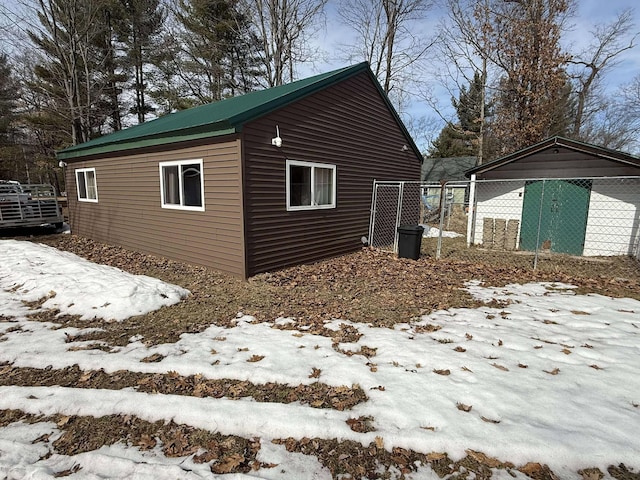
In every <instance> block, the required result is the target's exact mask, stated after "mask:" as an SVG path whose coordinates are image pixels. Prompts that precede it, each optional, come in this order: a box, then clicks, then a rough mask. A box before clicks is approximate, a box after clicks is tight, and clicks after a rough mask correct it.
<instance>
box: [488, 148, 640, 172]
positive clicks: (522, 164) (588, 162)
mask: <svg viewBox="0 0 640 480" xmlns="http://www.w3.org/2000/svg"><path fill="white" fill-rule="evenodd" d="M556 151H557V153H556ZM638 168H639V167H638V166H633V165H629V164H625V163H623V162H620V161H616V160H615V159H608V158H603V157H602V156H597V155H596V154H591V153H588V152H580V151H575V150H572V149H570V148H566V147H557V146H552V147H550V148H547V149H545V150H542V151H540V152H537V153H533V154H531V155H528V156H524V157H522V158H519V159H518V160H516V161H512V162H509V163H505V164H503V165H499V166H497V167H495V168H494V169H491V170H488V171H485V172H483V173H479V174H478V175H477V178H478V179H486V180H493V179H519V178H574V177H583V178H587V177H612V176H628V175H631V176H633V175H638Z"/></svg>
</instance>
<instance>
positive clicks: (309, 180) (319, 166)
mask: <svg viewBox="0 0 640 480" xmlns="http://www.w3.org/2000/svg"><path fill="white" fill-rule="evenodd" d="M335 206H336V166H335V165H328V164H324V163H309V162H298V161H295V160H287V210H315V209H320V208H335Z"/></svg>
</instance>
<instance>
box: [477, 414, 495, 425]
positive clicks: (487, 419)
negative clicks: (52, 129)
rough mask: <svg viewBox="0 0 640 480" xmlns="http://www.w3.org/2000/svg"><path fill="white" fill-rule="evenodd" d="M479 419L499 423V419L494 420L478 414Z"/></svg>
mask: <svg viewBox="0 0 640 480" xmlns="http://www.w3.org/2000/svg"><path fill="white" fill-rule="evenodd" d="M480 420H482V421H483V422H486V423H495V424H497V423H500V420H494V419H492V418H487V417H485V416H482V415H481V416H480Z"/></svg>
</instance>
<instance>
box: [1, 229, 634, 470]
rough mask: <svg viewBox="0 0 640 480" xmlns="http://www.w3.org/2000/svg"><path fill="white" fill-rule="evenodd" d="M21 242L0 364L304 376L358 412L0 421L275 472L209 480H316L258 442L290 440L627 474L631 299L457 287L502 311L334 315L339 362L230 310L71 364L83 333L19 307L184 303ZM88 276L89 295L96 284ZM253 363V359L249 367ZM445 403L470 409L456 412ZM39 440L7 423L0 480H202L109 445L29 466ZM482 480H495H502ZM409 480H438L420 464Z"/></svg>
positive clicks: (6, 291) (59, 393) (96, 395)
mask: <svg viewBox="0 0 640 480" xmlns="http://www.w3.org/2000/svg"><path fill="white" fill-rule="evenodd" d="M5 242H7V243H5ZM24 244H27V245H24ZM24 244H23V242H15V241H0V258H2V261H1V262H0V362H11V363H13V364H14V365H15V366H30V367H38V368H45V367H47V366H49V365H50V366H52V367H53V368H64V367H66V366H70V365H74V364H77V365H79V366H80V368H82V369H86V370H89V369H100V368H103V369H104V370H105V371H107V372H112V371H116V370H120V369H127V370H131V371H139V372H158V373H166V372H168V371H176V372H178V373H180V374H182V375H192V374H196V373H199V374H202V375H203V376H205V377H207V378H213V379H215V378H233V379H239V380H249V381H251V382H254V383H258V384H261V383H266V382H279V383H282V384H288V385H299V384H308V383H312V382H314V381H316V380H317V381H320V382H323V383H326V384H329V385H336V386H337V385H347V386H351V385H355V384H358V385H360V386H361V387H362V388H363V389H364V390H365V392H367V395H368V397H369V400H368V401H367V402H365V403H363V404H360V405H357V406H356V407H354V408H353V409H352V410H351V411H343V412H340V411H337V410H329V409H315V408H311V407H309V406H306V405H302V404H299V403H294V404H289V405H284V404H278V403H259V402H255V401H252V400H248V399H245V400H229V399H224V398H222V399H214V398H195V397H184V396H174V395H159V394H147V393H139V392H136V391H135V390H132V389H126V390H121V391H113V390H108V391H107V390H101V391H95V390H87V389H74V388H62V387H50V388H47V387H18V386H7V387H0V409H21V410H23V411H26V412H30V413H37V414H53V413H63V414H67V415H93V416H100V415H109V414H129V415H136V416H139V417H140V418H142V419H145V420H149V421H156V420H163V419H164V420H167V421H168V420H174V421H175V422H177V423H184V424H188V425H192V426H194V427H199V428H205V429H210V430H212V431H216V432H220V433H222V434H235V435H241V436H243V437H247V438H249V437H260V438H261V439H262V449H261V453H260V455H261V458H260V459H261V460H262V461H264V462H265V463H275V464H278V466H277V467H276V468H274V469H261V470H259V471H257V472H255V473H252V474H251V476H248V475H237V474H236V475H222V476H220V477H221V478H222V477H224V478H225V479H226V478H238V479H241V478H256V477H258V478H266V479H270V478H283V479H289V478H290V479H294V478H318V479H325V478H331V475H330V474H329V472H328V471H327V470H326V469H325V468H324V467H322V466H321V465H320V464H319V463H318V462H317V461H316V460H315V459H314V458H310V457H306V456H303V455H300V454H294V453H288V452H287V451H286V450H285V449H284V447H282V446H277V445H273V444H271V443H270V441H269V440H270V439H273V438H283V437H289V436H291V437H294V438H302V437H305V436H306V437H320V438H337V439H342V440H346V439H349V440H354V441H358V442H361V443H363V444H364V445H367V444H369V443H370V442H372V441H374V440H375V437H376V436H379V437H381V438H382V439H383V441H384V445H385V448H389V449H390V448H392V447H394V446H400V447H404V448H410V449H413V450H416V451H419V452H424V453H428V452H433V451H444V452H447V453H448V454H449V455H450V456H451V457H452V458H453V459H458V458H461V457H463V456H464V455H465V449H473V450H477V451H482V452H484V453H485V454H487V455H490V456H494V457H497V458H499V459H500V460H503V461H510V462H513V463H515V464H516V465H522V464H525V463H527V462H530V461H533V462H542V463H547V464H548V465H549V467H550V468H551V469H552V470H553V471H554V472H555V473H556V475H558V476H559V477H560V478H576V479H578V478H581V477H580V476H579V475H578V473H577V472H578V470H580V469H581V468H587V467H598V468H600V469H601V471H603V472H606V467H607V466H608V465H610V464H616V465H617V464H618V463H624V464H625V465H627V467H631V468H634V469H635V471H638V469H640V456H639V454H638V452H640V436H639V435H638V433H637V432H638V431H640V407H639V404H640V302H638V301H636V300H631V299H613V298H609V297H603V296H600V295H575V294H574V292H573V289H572V287H571V286H570V285H562V284H554V285H551V284H526V285H509V286H506V287H503V288H491V287H486V286H482V285H480V284H479V283H477V282H471V283H470V284H469V285H468V287H467V288H468V289H469V291H470V292H471V293H472V294H473V295H474V296H475V297H477V298H478V299H481V300H483V301H486V302H489V301H491V300H498V301H500V302H502V305H504V306H503V307H501V308H494V307H488V306H484V307H480V308H477V309H451V310H442V311H437V312H433V313H432V314H430V315H425V316H423V317H422V318H421V319H419V320H418V321H415V322H411V323H409V319H407V320H408V322H407V323H406V324H402V325H397V326H396V328H395V329H383V328H374V327H371V326H369V325H365V324H358V323H350V322H349V321H348V320H347V319H344V320H342V319H336V320H334V321H333V322H331V323H330V324H328V325H327V326H328V327H330V328H339V327H340V325H341V324H343V323H346V324H349V325H351V326H352V327H353V328H356V329H357V330H358V331H359V332H360V333H361V334H362V337H361V338H360V340H359V341H358V342H357V343H341V344H340V345H339V347H340V349H341V350H343V351H345V350H352V351H358V350H360V348H361V347H363V346H367V347H369V348H372V349H376V355H375V356H373V357H372V358H369V359H368V358H366V357H364V356H362V355H352V356H347V355H345V354H344V353H339V352H338V351H336V349H334V348H333V347H332V344H331V343H332V340H331V339H329V338H326V337H322V336H317V335H312V334H309V333H308V332H306V331H304V330H281V329H278V328H274V326H277V325H280V324H283V323H287V321H288V320H287V319H284V318H280V319H273V321H270V322H263V323H253V320H254V319H253V318H251V317H248V316H242V315H240V314H239V316H238V318H237V320H236V324H235V326H234V327H232V328H223V327H217V326H211V327H209V328H208V329H207V330H205V331H204V332H202V333H199V334H183V335H182V336H181V338H180V340H179V341H178V342H176V343H174V344H165V345H157V346H152V347H149V348H147V347H145V346H144V345H143V343H142V342H141V340H142V339H141V338H132V339H131V341H130V343H129V344H128V345H126V346H124V347H120V348H117V349H115V351H113V352H111V353H107V352H103V351H101V350H96V349H93V350H75V351H70V350H68V348H69V344H68V343H66V342H65V339H66V336H67V334H69V335H76V334H77V333H79V331H81V330H79V329H75V328H59V329H55V328H56V325H55V324H53V323H43V322H34V321H31V320H29V319H28V318H27V317H26V315H27V314H28V310H27V309H26V307H25V306H24V305H23V303H22V300H25V299H27V300H35V299H37V295H38V294H37V292H39V295H41V296H46V295H48V294H49V292H50V291H51V290H54V291H55V292H56V296H55V297H53V298H51V299H49V300H48V301H50V300H55V299H58V300H60V299H65V300H64V302H59V303H57V304H47V303H45V306H51V307H54V306H55V308H61V307H62V308H71V307H68V305H66V306H65V304H67V303H70V302H73V303H74V305H73V307H74V310H73V313H76V314H80V315H84V316H86V317H87V318H92V317H93V316H95V315H96V312H103V311H106V310H107V307H104V309H103V308H102V307H103V305H105V304H109V307H111V308H110V309H109V312H114V313H108V314H107V315H106V316H107V318H118V319H120V320H123V319H124V312H126V311H128V310H129V311H132V312H135V313H136V314H137V313H139V312H140V309H141V308H142V307H141V306H140V305H144V308H146V309H149V308H159V307H160V306H161V305H162V304H163V303H162V301H161V300H167V299H165V298H164V297H163V295H162V294H158V292H162V293H163V294H164V295H166V296H167V297H170V298H173V299H178V298H180V296H182V295H183V294H184V293H185V292H184V291H182V290H180V289H177V288H176V287H173V286H168V285H166V284H162V282H157V281H154V282H153V283H148V282H149V281H150V280H152V279H146V278H145V279H144V282H142V281H141V280H140V278H138V277H133V276H131V275H129V274H126V273H124V272H121V271H119V270H117V269H111V268H106V267H101V266H98V265H94V264H91V263H89V262H86V261H84V260H81V259H79V258H78V257H75V256H72V255H69V254H66V253H63V252H58V251H57V250H55V249H51V248H48V247H39V246H36V245H33V244H30V243H28V242H24ZM15 250H18V251H19V252H22V254H21V255H19V254H16V253H15ZM25 257H26V258H25ZM62 272H64V273H62ZM70 272H72V273H70ZM107 278H108V280H107ZM96 279H98V280H96ZM102 279H105V280H104V281H103V280H102ZM97 281H101V282H102V281H103V282H104V283H102V284H101V289H98V288H97V287H96V282H97ZM142 285H144V286H148V285H151V287H150V288H151V292H152V293H151V294H149V293H148V292H146V291H143V286H142ZM112 287H113V288H112ZM99 290H102V291H100V292H99V294H100V295H98V291H99ZM123 292H128V293H123ZM138 295H140V296H141V297H142V298H143V300H142V302H139V301H138V300H139V299H137V296H138ZM151 299H153V300H151ZM81 300H82V301H81ZM62 308H61V310H62ZM146 311H148V310H146ZM17 327H19V328H17ZM74 343H75V344H76V346H81V343H80V345H77V344H78V343H79V342H74ZM154 353H159V354H161V355H164V356H165V358H164V359H163V360H162V361H161V362H158V363H144V362H141V361H140V360H141V359H143V358H145V357H148V356H149V355H152V354H154ZM253 355H260V356H264V358H263V359H262V360H261V361H258V362H255V361H254V362H248V361H247V360H248V359H249V358H251V357H252V356H253ZM313 368H317V369H320V370H321V374H320V377H319V378H318V379H315V378H309V375H310V373H311V372H312V369H313ZM461 404H464V405H466V406H469V407H471V410H470V411H468V412H465V411H464V410H463V409H459V408H458V405H461ZM359 416H371V417H373V418H374V421H373V424H374V426H375V428H376V430H375V431H374V432H370V433H357V432H354V431H352V430H351V429H350V428H349V427H348V425H347V424H346V420H348V419H349V418H355V417H359ZM43 432H46V433H52V432H53V434H52V435H51V436H50V437H49V442H53V441H54V440H55V438H56V434H59V432H58V431H57V429H56V427H55V425H49V424H35V425H25V424H22V423H16V424H12V425H9V426H7V427H5V428H2V429H0V477H2V474H3V475H4V476H7V477H8V478H50V476H51V475H52V474H53V472H58V471H61V470H64V469H66V468H70V467H72V466H73V465H74V464H80V465H82V469H81V470H80V471H79V472H78V473H75V474H74V475H73V478H78V479H85V478H103V477H105V476H107V477H109V478H131V477H132V476H137V477H138V478H160V479H163V478H204V477H207V476H208V478H211V473H210V472H209V471H208V469H207V468H206V465H205V466H204V467H203V466H202V465H196V464H194V463H193V462H192V461H191V458H181V459H175V458H165V457H164V456H163V455H162V453H161V451H159V450H155V451H150V452H141V451H139V450H138V449H136V448H132V447H127V446H125V445H114V446H110V447H103V448H101V449H100V450H98V451H96V452H88V453H83V454H81V455H76V456H73V457H67V456H62V455H57V454H56V455H52V456H50V457H49V458H44V459H43V458H42V457H43V455H44V453H46V452H48V451H49V448H50V445H48V444H47V443H43V442H37V443H35V444H33V443H31V442H32V441H33V440H34V439H36V438H38V437H39V436H41V435H42V434H43ZM56 432H57V433H56ZM496 475H497V476H496V478H500V477H499V476H498V475H502V473H500V474H498V473H496ZM504 475H506V473H505V474H504ZM410 478H413V479H415V480H418V479H432V478H437V476H436V475H435V473H434V472H432V471H431V470H430V469H429V468H422V469H420V470H419V471H418V472H417V473H415V474H413V476H411V477H410ZM606 478H609V477H606Z"/></svg>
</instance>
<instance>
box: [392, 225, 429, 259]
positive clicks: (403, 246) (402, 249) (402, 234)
mask: <svg viewBox="0 0 640 480" xmlns="http://www.w3.org/2000/svg"><path fill="white" fill-rule="evenodd" d="M423 233H424V227H423V226H421V225H400V226H399V227H398V257H399V258H411V259H413V260H418V259H419V258H420V245H421V244H422V234H423Z"/></svg>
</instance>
